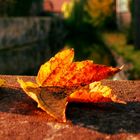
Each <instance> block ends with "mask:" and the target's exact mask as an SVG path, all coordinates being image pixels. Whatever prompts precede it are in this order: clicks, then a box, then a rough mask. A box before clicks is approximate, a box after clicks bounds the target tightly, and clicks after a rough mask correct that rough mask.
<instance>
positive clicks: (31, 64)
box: [0, 17, 64, 74]
mask: <svg viewBox="0 0 140 140" xmlns="http://www.w3.org/2000/svg"><path fill="white" fill-rule="evenodd" d="M62 40H64V30H63V25H62V20H61V19H60V18H58V17H56V18H51V17H50V18H37V17H36V18H1V19H0V73H1V74H27V73H28V74H29V73H31V74H33V73H36V70H37V69H38V67H39V66H40V65H41V64H42V63H43V62H45V61H46V60H48V59H49V58H50V57H51V56H52V55H53V54H54V53H56V51H58V50H59V49H60V48H62V47H63V45H62ZM33 70H34V71H35V72H33Z"/></svg>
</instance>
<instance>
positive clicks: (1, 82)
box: [0, 79, 5, 87]
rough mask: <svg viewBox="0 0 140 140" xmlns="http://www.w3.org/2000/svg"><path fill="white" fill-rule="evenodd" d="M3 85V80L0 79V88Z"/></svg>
mask: <svg viewBox="0 0 140 140" xmlns="http://www.w3.org/2000/svg"><path fill="white" fill-rule="evenodd" d="M4 83H5V80H4V79H0V87H1V86H3V85H4Z"/></svg>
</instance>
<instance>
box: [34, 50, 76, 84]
mask: <svg viewBox="0 0 140 140" xmlns="http://www.w3.org/2000/svg"><path fill="white" fill-rule="evenodd" d="M73 58H74V50H73V49H66V50H63V51H61V52H59V53H57V54H56V55H55V56H54V57H52V58H51V59H50V60H49V61H48V62H46V63H45V64H43V65H42V66H41V67H40V70H39V72H38V74H37V77H36V82H37V84H38V85H39V86H50V85H53V83H55V82H58V81H59V79H60V76H61V75H62V74H63V73H64V72H65V70H66V69H67V68H68V67H69V66H70V64H71V62H72V61H73Z"/></svg>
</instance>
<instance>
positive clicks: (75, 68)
mask: <svg viewBox="0 0 140 140" xmlns="http://www.w3.org/2000/svg"><path fill="white" fill-rule="evenodd" d="M73 58H74V49H65V50H63V51H61V52H58V53H57V54H56V55H55V56H54V57H52V58H51V59H50V60H49V61H48V62H46V63H45V64H43V65H41V67H40V69H39V72H38V74H37V76H36V83H32V82H24V81H23V80H22V79H18V82H19V84H20V86H21V87H22V89H23V90H24V91H25V93H26V94H27V95H28V96H30V97H31V98H32V99H33V100H35V101H36V102H37V103H38V107H40V108H41V109H43V110H44V111H46V112H47V113H48V114H49V115H50V116H52V117H54V118H55V119H56V120H58V121H61V122H66V116H65V110H66V106H67V104H68V102H85V103H87V102H91V103H95V102H106V101H113V102H118V103H124V102H122V101H120V100H118V99H117V97H116V96H114V95H112V94H111V89H110V88H109V87H107V86H103V85H102V84H101V82H99V81H100V80H102V79H105V78H108V77H109V76H112V75H114V74H115V73H117V72H119V71H120V70H121V69H120V68H113V67H108V66H105V65H99V64H94V63H93V61H91V60H85V61H80V62H73ZM97 81H98V82H97Z"/></svg>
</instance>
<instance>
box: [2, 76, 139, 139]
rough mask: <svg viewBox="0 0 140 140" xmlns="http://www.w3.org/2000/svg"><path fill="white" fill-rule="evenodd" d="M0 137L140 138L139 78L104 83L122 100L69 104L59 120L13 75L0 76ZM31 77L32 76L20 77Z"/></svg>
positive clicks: (32, 78) (28, 78)
mask: <svg viewBox="0 0 140 140" xmlns="http://www.w3.org/2000/svg"><path fill="white" fill-rule="evenodd" d="M0 78H2V79H6V85H7V86H6V87H1V88H0V139H3V140H7V139H20V140H22V139H23V140H25V139H49V140H50V139H52V140H55V139H57V140H62V139H65V140H66V139H72V140H73V139H77V140H79V139H80V140H85V139H86V140H94V139H101V140H102V139H111V140H117V139H119V140H139V139H140V125H139V124H140V91H139V89H140V81H126V80H125V81H110V80H107V81H106V80H104V81H103V83H104V84H105V85H109V86H110V87H111V88H112V89H113V94H116V95H118V96H119V98H120V99H123V100H125V101H126V102H127V104H126V105H124V104H115V103H104V104H103V103H98V104H76V103H75V104H74V103H73V104H72V103H71V104H69V105H68V107H67V119H68V121H67V123H59V122H57V121H56V120H54V119H53V118H51V117H50V116H49V115H47V113H45V112H44V111H42V110H40V109H38V108H37V104H36V103H35V102H34V101H33V100H32V99H30V98H29V97H28V96H27V95H26V94H25V93H24V92H23V91H22V90H21V88H20V87H19V84H18V83H17V82H16V78H17V76H0ZM20 78H22V79H24V80H26V81H28V80H31V81H34V80H35V77H26V76H25V77H20Z"/></svg>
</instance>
